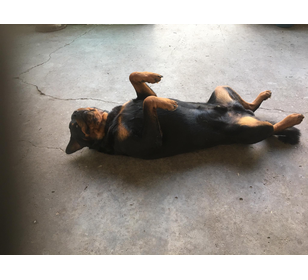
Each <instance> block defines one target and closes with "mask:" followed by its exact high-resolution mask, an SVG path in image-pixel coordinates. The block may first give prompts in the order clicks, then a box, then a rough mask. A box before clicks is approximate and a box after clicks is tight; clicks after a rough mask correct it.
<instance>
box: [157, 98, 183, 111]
mask: <svg viewBox="0 0 308 280" xmlns="http://www.w3.org/2000/svg"><path fill="white" fill-rule="evenodd" d="M156 100H157V107H158V108H161V109H164V110H167V111H174V110H175V109H176V108H177V107H178V103H177V102H176V101H174V100H171V99H169V98H162V97H158V98H157V99H156Z"/></svg>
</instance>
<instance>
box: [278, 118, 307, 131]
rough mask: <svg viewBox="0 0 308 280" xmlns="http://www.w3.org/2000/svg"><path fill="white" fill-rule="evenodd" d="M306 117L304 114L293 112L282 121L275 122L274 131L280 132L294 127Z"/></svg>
mask: <svg viewBox="0 0 308 280" xmlns="http://www.w3.org/2000/svg"><path fill="white" fill-rule="evenodd" d="M303 119H304V115H302V114H291V115H289V116H287V117H286V118H284V119H283V120H282V121H280V122H278V123H276V124H274V133H275V134H278V133H279V132H281V131H283V130H285V129H287V128H289V127H292V126H294V125H297V124H300V123H301V122H302V121H303Z"/></svg>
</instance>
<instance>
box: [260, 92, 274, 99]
mask: <svg viewBox="0 0 308 280" xmlns="http://www.w3.org/2000/svg"><path fill="white" fill-rule="evenodd" d="M260 95H261V97H262V99H263V100H266V99H268V98H271V96H272V92H271V91H270V90H266V91H263V92H261V93H260Z"/></svg>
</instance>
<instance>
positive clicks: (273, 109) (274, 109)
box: [258, 107, 307, 114]
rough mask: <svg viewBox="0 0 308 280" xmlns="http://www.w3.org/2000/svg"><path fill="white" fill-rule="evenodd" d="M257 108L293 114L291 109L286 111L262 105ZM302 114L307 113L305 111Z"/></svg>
mask: <svg viewBox="0 0 308 280" xmlns="http://www.w3.org/2000/svg"><path fill="white" fill-rule="evenodd" d="M258 110H266V111H279V112H283V113H287V114H293V113H294V112H293V111H292V112H291V111H286V110H282V109H276V108H272V109H270V108H264V107H260V108H259V109H258ZM302 114H307V112H304V113H302Z"/></svg>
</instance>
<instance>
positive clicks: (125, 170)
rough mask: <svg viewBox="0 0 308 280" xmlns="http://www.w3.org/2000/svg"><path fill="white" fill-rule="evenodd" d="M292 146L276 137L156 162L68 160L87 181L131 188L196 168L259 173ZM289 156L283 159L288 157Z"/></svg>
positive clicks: (84, 155)
mask: <svg viewBox="0 0 308 280" xmlns="http://www.w3.org/2000/svg"><path fill="white" fill-rule="evenodd" d="M292 150H293V149H292V146H291V145H287V144H284V143H281V142H280V141H278V140H277V139H275V137H272V138H269V139H267V140H265V141H262V142H260V143H257V144H254V145H223V146H217V147H213V148H209V149H205V150H201V151H196V152H192V153H186V154H180V155H176V156H172V157H166V158H161V159H155V160H143V159H137V158H131V157H127V156H114V155H107V154H103V153H99V152H97V151H94V150H89V149H84V150H83V151H81V152H77V153H76V154H75V156H74V157H72V158H71V159H70V161H69V162H70V163H71V165H72V168H76V167H77V168H79V170H80V172H83V173H85V176H88V177H89V178H92V179H94V178H96V179H97V178H98V179H99V178H106V177H108V178H116V179H119V180H122V181H124V182H125V183H128V184H130V185H135V186H138V185H143V184H144V183H147V182H150V181H157V180H160V179H159V178H161V177H168V176H170V175H174V174H183V173H185V172H186V171H190V170H193V169H197V168H206V167H207V166H211V167H213V166H215V168H220V167H224V166H227V168H228V170H234V172H238V171H239V170H240V171H241V173H242V174H243V173H245V172H246V173H249V172H254V170H256V171H258V172H260V166H262V162H264V161H265V160H267V159H268V158H269V157H273V156H275V155H277V153H280V152H283V153H289V152H292ZM287 156H288V155H286V157H287Z"/></svg>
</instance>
